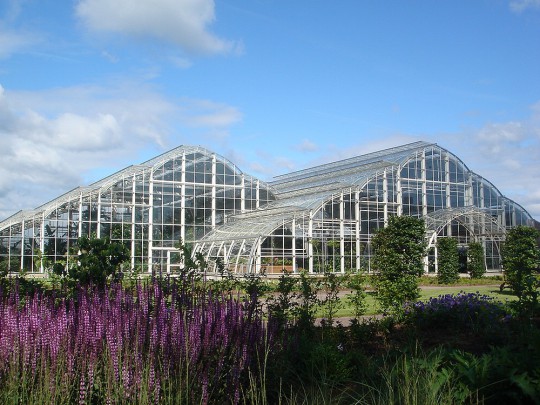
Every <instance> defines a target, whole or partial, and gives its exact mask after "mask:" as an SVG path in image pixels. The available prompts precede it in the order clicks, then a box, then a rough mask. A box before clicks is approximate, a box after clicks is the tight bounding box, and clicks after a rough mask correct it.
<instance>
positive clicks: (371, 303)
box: [317, 285, 517, 318]
mask: <svg viewBox="0 0 540 405" xmlns="http://www.w3.org/2000/svg"><path fill="white" fill-rule="evenodd" d="M420 288H421V293H420V300H422V301H426V300H428V299H429V298H431V297H438V296H439V295H445V294H457V293H459V292H460V291H463V292H466V293H475V292H479V293H480V294H482V295H489V296H490V297H494V298H495V299H496V300H498V301H501V302H506V301H514V300H517V297H516V296H515V295H514V294H512V292H511V291H509V290H505V291H503V292H502V293H501V292H500V291H499V285H476V286H470V285H458V286H437V285H429V286H421V287H420ZM341 302H342V305H343V308H341V309H340V310H339V311H338V313H337V315H336V317H338V318H339V317H347V316H352V315H353V312H352V309H351V307H350V306H349V304H348V302H347V300H346V299H345V298H342V299H341ZM367 305H368V308H367V311H366V315H376V314H379V313H381V310H380V308H378V305H377V301H376V299H375V295H374V293H373V292H368V295H367ZM317 316H322V313H321V312H320V311H319V313H318V314H317Z"/></svg>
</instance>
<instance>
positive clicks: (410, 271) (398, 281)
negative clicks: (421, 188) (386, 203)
mask: <svg viewBox="0 0 540 405" xmlns="http://www.w3.org/2000/svg"><path fill="white" fill-rule="evenodd" d="M424 232H425V226H424V221H423V220H421V219H417V218H414V217H408V216H403V217H391V218H390V219H389V221H388V226H387V227H386V228H381V229H379V230H378V232H377V233H376V234H375V236H374V237H373V238H372V240H371V244H372V247H373V250H374V257H373V266H374V268H375V269H376V271H378V274H377V276H376V277H375V278H374V285H375V289H376V293H377V300H378V301H379V303H380V305H381V306H382V308H383V309H384V310H385V311H386V310H389V311H391V312H395V313H399V312H400V311H401V309H402V308H403V304H404V303H405V302H406V301H414V300H416V299H417V298H418V297H419V288H418V277H420V276H421V275H422V274H423V272H424V267H423V258H424V256H425V255H426V241H425V238H424Z"/></svg>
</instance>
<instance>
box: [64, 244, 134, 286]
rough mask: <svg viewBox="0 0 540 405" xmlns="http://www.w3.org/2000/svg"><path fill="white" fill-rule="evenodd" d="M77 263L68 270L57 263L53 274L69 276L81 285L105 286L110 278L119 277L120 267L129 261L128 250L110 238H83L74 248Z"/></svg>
mask: <svg viewBox="0 0 540 405" xmlns="http://www.w3.org/2000/svg"><path fill="white" fill-rule="evenodd" d="M73 253H74V256H75V257H76V258H77V263H76V264H74V265H72V266H70V267H69V268H68V269H67V270H66V268H65V267H64V265H62V264H60V263H57V264H55V265H54V266H53V272H54V273H55V274H56V275H59V276H67V278H68V279H71V280H72V281H75V282H79V283H81V284H94V285H96V286H100V287H102V286H104V285H105V284H106V282H107V279H109V278H115V277H117V276H118V275H119V271H120V265H121V264H122V263H123V262H125V261H126V260H128V259H129V251H128V249H127V248H126V247H125V246H124V245H123V244H122V243H119V242H111V241H110V240H109V238H103V239H100V238H95V237H92V238H89V237H87V236H83V237H81V238H79V239H78V240H77V245H76V246H75V247H74V248H73Z"/></svg>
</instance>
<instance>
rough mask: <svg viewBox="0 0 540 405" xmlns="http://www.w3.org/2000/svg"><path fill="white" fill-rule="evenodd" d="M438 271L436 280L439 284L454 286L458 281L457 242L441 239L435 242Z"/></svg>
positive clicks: (450, 239) (452, 239) (451, 239)
mask: <svg viewBox="0 0 540 405" xmlns="http://www.w3.org/2000/svg"><path fill="white" fill-rule="evenodd" d="M437 250H438V258H439V260H438V261H439V271H438V273H437V278H438V280H439V283H440V284H454V283H456V282H457V281H458V280H459V252H458V247H457V240H456V239H454V238H441V239H439V240H438V242H437Z"/></svg>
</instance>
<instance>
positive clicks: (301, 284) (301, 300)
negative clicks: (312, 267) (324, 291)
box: [293, 271, 320, 331]
mask: <svg viewBox="0 0 540 405" xmlns="http://www.w3.org/2000/svg"><path fill="white" fill-rule="evenodd" d="M319 287H320V283H319V281H317V280H316V279H315V278H313V277H311V276H310V275H309V274H308V273H307V272H306V271H302V272H301V273H300V278H299V280H298V288H299V290H300V291H299V294H298V305H297V306H296V307H295V308H294V311H293V312H294V316H295V317H296V324H297V327H298V328H299V329H300V330H302V331H310V330H311V329H312V328H313V325H314V323H315V313H316V312H317V308H318V307H319V305H320V300H319V298H318V297H317V291H318V290H319Z"/></svg>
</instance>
